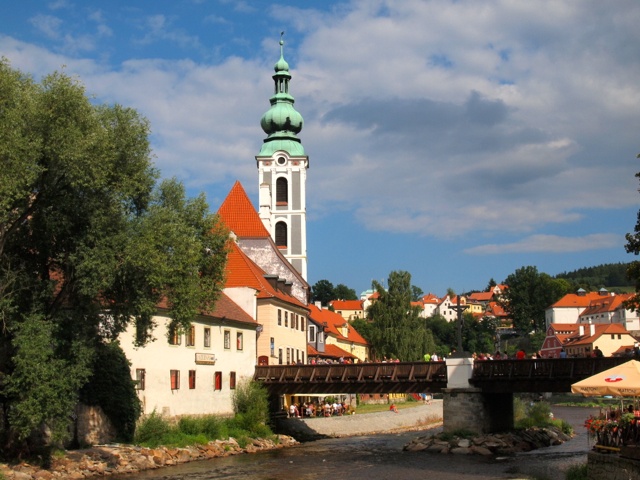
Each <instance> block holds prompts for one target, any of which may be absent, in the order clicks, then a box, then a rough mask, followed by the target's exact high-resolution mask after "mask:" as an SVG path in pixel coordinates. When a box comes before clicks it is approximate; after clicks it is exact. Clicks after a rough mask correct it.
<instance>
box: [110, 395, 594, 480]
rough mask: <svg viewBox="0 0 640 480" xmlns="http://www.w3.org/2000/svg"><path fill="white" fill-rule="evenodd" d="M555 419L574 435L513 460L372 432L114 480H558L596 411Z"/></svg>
mask: <svg viewBox="0 0 640 480" xmlns="http://www.w3.org/2000/svg"><path fill="white" fill-rule="evenodd" d="M552 410H553V412H554V415H555V417H556V418H562V419H564V420H566V421H568V422H569V423H571V424H572V425H574V429H575V433H576V437H575V438H573V439H572V440H571V441H569V442H566V443H565V444H563V445H559V446H555V447H548V448H543V449H539V450H535V451H532V452H527V453H524V454H518V455H516V456H513V457H502V458H500V457H498V458H493V457H492V458H489V459H488V458H485V457H482V456H480V455H452V454H449V455H443V454H433V453H426V452H404V451H403V450H402V447H403V446H404V445H406V444H407V443H409V441H411V440H412V439H413V438H415V437H418V436H422V435H424V434H425V433H427V432H433V433H436V432H437V431H438V429H432V430H425V431H418V432H416V431H411V432H403V433H399V434H377V435H365V436H358V437H343V438H330V439H323V440H317V441H314V442H308V443H304V444H301V445H297V446H294V447H289V448H283V449H279V450H274V451H269V452H261V453H256V454H247V455H236V456H232V457H226V458H217V459H212V460H203V461H198V462H191V463H187V464H182V465H178V466H175V467H167V468H163V469H158V470H151V471H147V472H143V473H140V474H136V475H126V476H114V477H111V478H113V479H114V480H143V479H144V480H151V479H153V480H208V479H234V480H235V479H238V480H240V479H243V480H245V479H246V480H272V479H273V480H276V479H277V480H282V479H301V480H316V479H317V480H321V479H330V480H337V479H343V478H346V479H349V480H371V479H392V480H398V479H410V478H411V479H423V478H424V479H434V480H435V479H437V480H495V479H531V478H538V479H545V480H546V479H548V480H564V479H565V472H566V470H567V468H569V467H570V466H571V465H574V464H583V463H586V458H587V452H588V451H589V450H590V449H591V447H592V444H591V443H590V441H589V439H588V437H587V435H586V430H585V428H584V427H583V426H582V425H583V422H584V420H585V419H586V418H587V417H588V416H589V415H590V414H591V413H596V412H597V409H595V410H594V409H587V408H575V407H554V408H553V409H552Z"/></svg>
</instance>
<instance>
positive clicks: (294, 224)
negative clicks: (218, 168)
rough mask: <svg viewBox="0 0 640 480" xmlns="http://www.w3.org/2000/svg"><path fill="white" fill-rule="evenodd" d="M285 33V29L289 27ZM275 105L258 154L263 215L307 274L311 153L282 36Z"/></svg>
mask: <svg viewBox="0 0 640 480" xmlns="http://www.w3.org/2000/svg"><path fill="white" fill-rule="evenodd" d="M283 33H284V32H283ZM274 70H275V72H276V73H275V75H273V77H272V78H273V81H274V83H275V89H274V94H273V96H272V97H271V98H270V99H269V102H270V103H271V108H270V109H269V110H268V111H267V112H266V113H265V114H264V115H263V116H262V119H261V120H260V125H261V127H262V130H264V133H266V134H267V138H265V139H264V143H263V145H262V148H261V149H260V153H259V154H258V155H257V156H256V162H257V166H258V185H259V187H260V195H259V203H260V209H259V215H260V219H261V220H262V223H263V224H264V226H265V228H266V229H267V231H268V232H269V233H270V234H271V238H272V239H273V241H274V242H275V244H276V246H277V247H278V249H279V250H280V252H281V253H282V254H283V255H284V257H285V258H286V259H287V260H288V261H289V262H290V263H291V264H292V265H293V267H294V268H295V269H296V270H297V271H298V272H299V273H300V274H301V275H302V277H303V278H304V279H305V280H306V279H307V224H306V215H307V214H306V210H307V205H306V181H307V168H309V157H307V156H306V155H305V153H304V148H303V147H302V143H301V142H300V139H299V138H298V136H297V134H298V133H300V131H301V130H302V125H303V120H302V115H300V114H299V113H298V112H297V111H296V109H295V108H294V107H293V104H294V102H295V101H294V99H293V97H292V96H291V94H290V93H289V81H290V80H291V74H289V64H288V63H287V62H286V61H285V59H284V41H283V40H282V36H281V38H280V60H278V62H277V63H276V64H275V66H274Z"/></svg>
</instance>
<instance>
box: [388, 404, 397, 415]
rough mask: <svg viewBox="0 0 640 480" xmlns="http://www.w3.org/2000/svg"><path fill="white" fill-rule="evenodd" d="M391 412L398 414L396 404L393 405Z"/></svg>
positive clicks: (390, 408)
mask: <svg viewBox="0 0 640 480" xmlns="http://www.w3.org/2000/svg"><path fill="white" fill-rule="evenodd" d="M389 411H391V412H393V413H398V407H396V404H395V403H392V404H391V406H390V407H389Z"/></svg>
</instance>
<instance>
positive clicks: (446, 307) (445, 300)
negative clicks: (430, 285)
mask: <svg viewBox="0 0 640 480" xmlns="http://www.w3.org/2000/svg"><path fill="white" fill-rule="evenodd" d="M457 304H458V296H452V297H449V295H445V296H444V297H442V298H441V299H440V303H438V305H437V307H436V309H435V313H436V314H437V315H442V316H443V317H444V318H445V319H446V320H447V322H455V321H456V320H457V319H458V312H457V311H456V310H455V308H452V307H455V306H456V305H457ZM460 305H467V299H466V298H465V297H463V296H461V297H460ZM468 308H469V307H467V309H466V310H465V312H466V311H467V310H468Z"/></svg>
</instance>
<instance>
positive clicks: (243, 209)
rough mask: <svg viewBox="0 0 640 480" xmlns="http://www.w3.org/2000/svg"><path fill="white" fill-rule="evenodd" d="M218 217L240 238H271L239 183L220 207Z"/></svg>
mask: <svg viewBox="0 0 640 480" xmlns="http://www.w3.org/2000/svg"><path fill="white" fill-rule="evenodd" d="M218 215H219V216H220V219H221V220H222V222H223V223H224V224H225V225H226V227H227V228H228V229H229V230H231V231H232V232H233V233H235V234H236V236H238V237H260V238H264V237H270V235H269V232H268V231H267V229H266V228H265V226H264V224H263V223H262V220H260V217H259V216H258V212H256V209H255V208H254V206H253V205H252V204H251V200H249V197H248V196H247V193H246V192H245V191H244V188H242V185H241V184H240V182H238V181H236V183H235V184H234V185H233V188H231V191H230V192H229V195H227V198H226V199H225V200H224V202H222V205H220V208H219V209H218Z"/></svg>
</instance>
